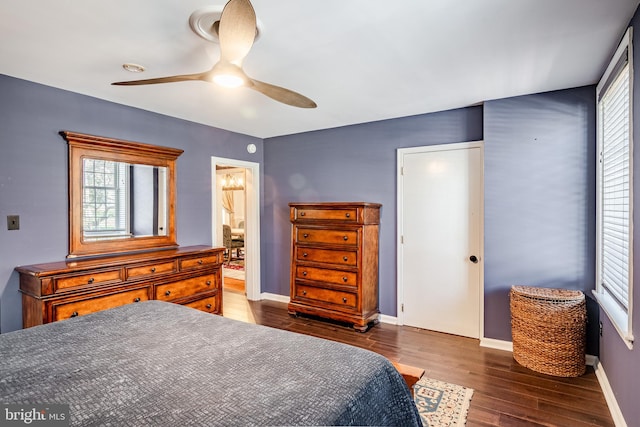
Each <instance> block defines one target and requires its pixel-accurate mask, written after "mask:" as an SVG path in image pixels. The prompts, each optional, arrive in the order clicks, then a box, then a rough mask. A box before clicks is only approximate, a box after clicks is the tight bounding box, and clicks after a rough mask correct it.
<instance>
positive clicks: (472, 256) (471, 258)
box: [469, 255, 478, 264]
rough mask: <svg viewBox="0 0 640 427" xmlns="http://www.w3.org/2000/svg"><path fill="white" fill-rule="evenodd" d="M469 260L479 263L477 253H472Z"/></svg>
mask: <svg viewBox="0 0 640 427" xmlns="http://www.w3.org/2000/svg"><path fill="white" fill-rule="evenodd" d="M469 261H471V262H472V263H474V264H477V263H478V257H477V256H475V255H471V256H470V257H469Z"/></svg>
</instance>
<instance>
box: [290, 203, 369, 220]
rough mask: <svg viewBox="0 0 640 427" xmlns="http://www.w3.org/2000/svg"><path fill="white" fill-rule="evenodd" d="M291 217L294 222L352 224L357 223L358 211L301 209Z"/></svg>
mask: <svg viewBox="0 0 640 427" xmlns="http://www.w3.org/2000/svg"><path fill="white" fill-rule="evenodd" d="M293 216H294V220H296V221H340V222H346V223H354V222H357V221H358V209H357V208H343V209H314V208H303V207H302V208H296V209H295V210H294V214H293Z"/></svg>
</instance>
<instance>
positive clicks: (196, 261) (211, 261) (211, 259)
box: [179, 255, 222, 271]
mask: <svg viewBox="0 0 640 427" xmlns="http://www.w3.org/2000/svg"><path fill="white" fill-rule="evenodd" d="M221 262H222V261H221V259H220V258H219V256H218V255H210V256H202V257H198V258H184V259H181V260H180V261H179V263H180V271H183V270H194V269H199V268H208V267H212V266H214V265H217V264H220V263H221Z"/></svg>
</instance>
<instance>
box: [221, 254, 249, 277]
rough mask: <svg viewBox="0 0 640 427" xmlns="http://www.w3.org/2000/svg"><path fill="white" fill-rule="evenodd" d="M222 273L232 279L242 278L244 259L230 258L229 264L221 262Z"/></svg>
mask: <svg viewBox="0 0 640 427" xmlns="http://www.w3.org/2000/svg"><path fill="white" fill-rule="evenodd" d="M222 275H223V276H224V277H231V278H232V279H238V280H244V260H243V259H238V260H232V261H231V262H230V263H229V264H226V263H225V264H223V266H222Z"/></svg>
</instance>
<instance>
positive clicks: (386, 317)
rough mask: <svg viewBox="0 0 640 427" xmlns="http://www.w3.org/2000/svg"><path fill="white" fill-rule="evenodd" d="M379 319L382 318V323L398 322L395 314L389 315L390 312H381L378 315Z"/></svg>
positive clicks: (392, 323)
mask: <svg viewBox="0 0 640 427" xmlns="http://www.w3.org/2000/svg"><path fill="white" fill-rule="evenodd" d="M378 320H380V323H388V324H390V325H397V324H398V318H397V317H395V316H389V315H388V314H381V315H380V316H379V317H378Z"/></svg>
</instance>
